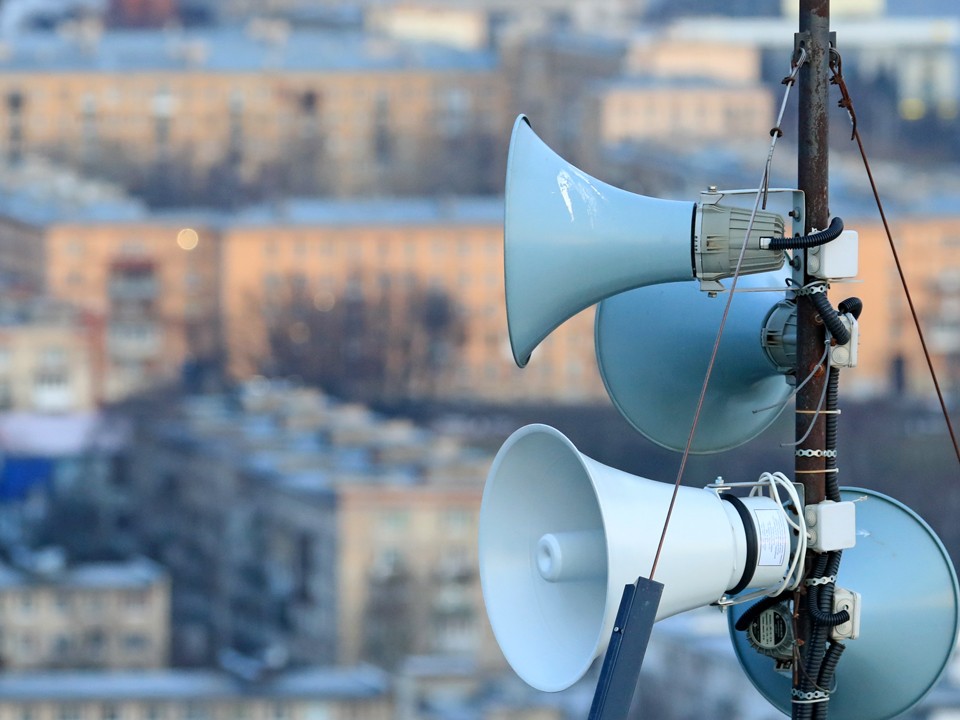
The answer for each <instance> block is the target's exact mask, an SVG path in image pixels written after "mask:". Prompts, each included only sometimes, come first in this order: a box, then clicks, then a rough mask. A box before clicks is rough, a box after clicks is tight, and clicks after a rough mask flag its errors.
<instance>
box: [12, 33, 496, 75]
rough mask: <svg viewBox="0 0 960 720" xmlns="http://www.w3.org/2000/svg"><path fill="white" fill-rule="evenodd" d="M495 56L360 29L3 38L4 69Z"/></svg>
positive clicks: (392, 64) (378, 62)
mask: <svg viewBox="0 0 960 720" xmlns="http://www.w3.org/2000/svg"><path fill="white" fill-rule="evenodd" d="M495 67H496V58H495V55H494V54H493V53H491V52H487V51H465V50H458V49H454V48H452V47H449V46H445V45H439V44H433V43H412V42H400V41H396V40H392V39H388V38H381V37H371V36H369V35H362V34H360V33H359V32H344V31H324V30H289V29H279V30H276V29H273V30H270V31H264V32H261V33H258V32H251V31H250V30H248V29H242V28H210V29H202V30H196V29H192V30H189V31H186V30H176V31H167V32H156V31H147V30H125V31H101V30H99V29H97V28H89V27H88V28H84V27H77V28H75V29H74V30H73V31H66V32H65V31H61V32H44V33H41V32H32V33H22V34H18V35H13V36H10V37H7V38H6V39H5V40H4V41H3V43H2V45H0V71H2V72H5V73H11V72H21V73H23V72H27V73H30V72H43V73H46V72H50V71H58V72H70V73H115V74H121V73H123V74H126V73H131V74H133V73H143V72H215V73H259V72H262V71H264V70H270V71H274V72H275V71H278V70H287V71H293V72H328V73H330V72H358V71H363V72H394V71H401V70H410V69H421V70H428V71H433V72H445V71H452V70H457V71H465V72H485V71H490V70H493V69H494V68H495Z"/></svg>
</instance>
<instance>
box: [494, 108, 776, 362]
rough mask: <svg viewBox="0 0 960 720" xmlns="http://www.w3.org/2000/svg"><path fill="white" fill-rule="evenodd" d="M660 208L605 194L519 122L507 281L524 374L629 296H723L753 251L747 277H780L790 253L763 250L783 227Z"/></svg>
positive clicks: (692, 207)
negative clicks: (568, 325) (551, 343)
mask: <svg viewBox="0 0 960 720" xmlns="http://www.w3.org/2000/svg"><path fill="white" fill-rule="evenodd" d="M711 197H712V199H705V200H702V201H701V202H700V203H694V202H684V201H676V200H660V199H657V198H650V197H645V196H643V195H637V194H635V193H631V192H627V191H626V190H621V189H619V188H615V187H613V186H611V185H608V184H606V183H604V182H601V181H600V180H597V179H596V178H593V177H591V176H590V175H588V174H586V173H584V172H583V171H581V170H579V169H577V168H576V167H574V166H573V165H571V164H570V163H568V162H567V161H566V160H564V159H563V158H561V157H560V156H559V155H557V154H556V153H555V152H553V150H551V149H550V148H549V147H548V146H547V145H546V144H545V143H544V142H543V141H542V140H541V139H540V138H539V137H537V135H536V133H534V132H533V129H532V128H531V127H530V123H529V122H528V121H527V119H526V118H525V117H524V116H523V115H521V116H520V117H518V118H517V121H516V123H515V125H514V128H513V136H512V137H511V139H510V152H509V157H508V159H507V178H506V189H505V199H504V204H505V212H504V276H505V285H506V304H507V324H508V326H509V331H510V345H511V347H512V349H513V356H514V359H515V360H516V362H517V365H519V366H520V367H524V366H525V365H526V364H527V362H528V361H529V359H530V354H531V353H532V352H533V350H534V348H535V347H536V346H537V345H538V344H539V343H540V341H541V340H543V339H544V338H545V337H546V336H547V335H549V334H550V332H551V331H552V330H553V329H554V328H556V327H557V326H558V325H560V324H561V323H562V322H564V321H565V320H567V319H568V318H570V317H572V316H573V315H575V314H576V313H578V312H580V311H581V310H583V309H585V308H587V307H589V306H590V305H593V304H594V303H597V302H599V301H600V300H603V299H604V298H606V297H610V296H612V295H616V294H617V293H621V292H623V291H625V290H630V289H632V288H636V287H643V286H646V285H654V284H658V283H669V282H676V281H681V280H692V279H694V278H697V279H698V280H700V281H701V282H702V283H709V284H710V287H711V289H717V288H719V286H718V285H716V281H717V280H718V279H720V278H724V277H730V276H731V275H732V271H733V266H734V265H735V264H736V260H737V258H738V257H740V254H741V252H740V248H741V247H743V245H744V244H746V245H747V248H746V251H745V252H744V261H743V264H742V272H743V273H755V272H765V271H770V270H775V269H777V268H779V267H781V266H782V265H783V261H784V253H783V251H771V250H769V249H762V248H760V244H761V243H760V239H761V238H762V237H771V236H779V235H782V234H783V228H784V224H783V218H781V217H780V216H779V215H777V214H776V213H772V212H767V211H761V212H759V213H757V215H756V218H755V219H754V223H753V227H752V232H751V234H750V236H749V238H748V237H747V236H746V232H745V230H746V228H747V226H748V223H747V220H748V218H749V216H750V212H749V211H747V210H745V209H743V208H738V207H728V206H725V205H723V204H722V203H720V202H718V201H717V197H716V196H715V195H714V196H711Z"/></svg>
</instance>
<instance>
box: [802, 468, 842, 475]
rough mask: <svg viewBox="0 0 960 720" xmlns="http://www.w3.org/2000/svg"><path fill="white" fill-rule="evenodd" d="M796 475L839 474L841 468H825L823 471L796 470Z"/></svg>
mask: <svg viewBox="0 0 960 720" xmlns="http://www.w3.org/2000/svg"><path fill="white" fill-rule="evenodd" d="M793 472H794V474H795V475H819V474H821V473H838V472H840V468H824V469H823V470H794V471H793Z"/></svg>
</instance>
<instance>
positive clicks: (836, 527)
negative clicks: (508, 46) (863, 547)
mask: <svg viewBox="0 0 960 720" xmlns="http://www.w3.org/2000/svg"><path fill="white" fill-rule="evenodd" d="M803 517H804V519H805V520H806V521H807V530H808V531H809V533H810V540H809V547H810V549H811V550H815V551H816V552H830V551H831V550H846V549H847V548H852V547H853V546H854V545H856V544H857V508H856V505H854V503H852V502H850V501H844V502H834V501H832V500H824V501H823V502H821V503H817V504H816V505H807V506H806V507H805V508H804V511H803Z"/></svg>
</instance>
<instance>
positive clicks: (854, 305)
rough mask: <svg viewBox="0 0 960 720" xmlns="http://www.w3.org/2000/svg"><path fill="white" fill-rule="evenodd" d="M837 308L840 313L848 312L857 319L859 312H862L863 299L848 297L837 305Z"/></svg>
mask: <svg viewBox="0 0 960 720" xmlns="http://www.w3.org/2000/svg"><path fill="white" fill-rule="evenodd" d="M837 310H839V311H840V312H841V313H842V314H844V315H845V314H846V313H850V314H851V315H853V316H854V317H855V318H856V319H857V320H859V319H860V313H862V312H863V300H861V299H860V298H858V297H848V298H847V299H846V300H844V301H843V302H842V303H840V304H839V305H837Z"/></svg>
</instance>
